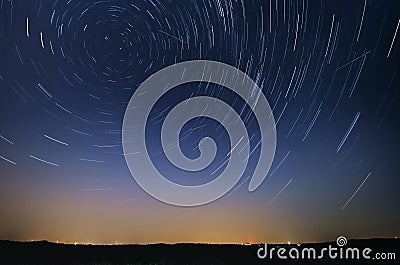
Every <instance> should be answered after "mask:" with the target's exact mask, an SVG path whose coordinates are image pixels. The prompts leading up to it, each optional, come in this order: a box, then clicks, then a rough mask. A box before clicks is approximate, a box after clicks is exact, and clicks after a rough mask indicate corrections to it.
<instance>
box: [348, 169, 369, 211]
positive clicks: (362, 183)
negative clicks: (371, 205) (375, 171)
mask: <svg viewBox="0 0 400 265" xmlns="http://www.w3.org/2000/svg"><path fill="white" fill-rule="evenodd" d="M371 174H372V172H369V174H368V175H367V176H366V177H365V179H364V180H363V182H361V184H360V186H358V188H357V189H356V191H355V192H354V193H353V195H351V197H350V198H349V199H348V200H347V202H346V203H345V204H344V205H343V207H342V210H344V208H346V207H347V205H348V204H349V203H350V202H351V200H352V199H353V198H354V196H356V194H357V192H358V191H359V190H360V189H361V187H362V186H363V185H364V183H365V182H366V181H367V179H368V178H369V176H371Z"/></svg>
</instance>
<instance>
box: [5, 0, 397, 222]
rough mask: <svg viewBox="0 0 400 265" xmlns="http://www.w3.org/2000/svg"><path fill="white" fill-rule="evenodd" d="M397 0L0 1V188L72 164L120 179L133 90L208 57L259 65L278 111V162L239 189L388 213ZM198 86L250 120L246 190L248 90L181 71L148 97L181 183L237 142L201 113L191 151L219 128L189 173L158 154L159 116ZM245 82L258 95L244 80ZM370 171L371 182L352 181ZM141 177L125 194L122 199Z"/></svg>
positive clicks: (159, 161)
mask: <svg viewBox="0 0 400 265" xmlns="http://www.w3.org/2000/svg"><path fill="white" fill-rule="evenodd" d="M399 9H400V6H399V4H398V3H397V1H373V0H359V1H350V2H349V1H307V0H302V1H291V0H282V1H274V0H267V1H257V0H251V1H244V0H242V1H222V0H216V1H211V0H207V1H161V0H146V1H111V0H109V1H76V0H69V1H62V0H56V1H43V0H42V1H41V0H32V1H22V0H20V1H18V0H14V1H13V0H9V1H6V0H1V3H0V14H1V15H0V49H1V51H0V54H1V55H0V57H1V59H0V60H1V63H0V87H1V91H0V93H1V99H0V102H1V107H0V111H1V114H0V121H1V126H0V172H1V176H2V179H1V183H2V184H4V185H1V186H2V188H0V190H2V189H7V187H9V188H10V189H11V187H15V186H18V185H17V184H15V183H18V182H19V181H22V179H23V177H22V176H25V175H27V174H30V173H32V175H34V176H35V177H36V178H37V179H36V180H34V179H31V180H30V181H32V182H34V181H38V182H41V181H42V182H45V181H46V180H44V179H46V178H48V176H50V175H57V174H58V173H57V172H63V173H59V174H60V175H62V176H64V177H60V180H57V181H56V183H57V184H54V183H53V184H52V185H64V183H68V182H73V183H75V184H76V185H75V186H74V187H75V188H76V187H79V189H80V191H96V190H98V191H104V192H111V191H115V190H118V189H119V188H120V187H119V183H120V179H123V178H129V177H130V176H129V172H128V170H127V169H126V165H125V164H124V154H123V150H122V142H121V141H122V138H121V134H122V131H121V130H122V121H123V116H124V112H125V108H126V106H127V104H128V101H129V100H130V98H131V96H132V95H133V93H134V91H135V90H136V89H137V88H138V87H139V86H140V84H141V83H142V82H143V81H144V80H146V79H147V78H148V77H149V76H150V75H152V74H154V73H155V72H157V71H158V70H160V69H162V68H164V67H166V66H169V65H172V64H175V63H179V62H184V61H188V60H214V61H219V62H223V63H226V64H229V65H232V66H234V67H236V68H238V69H240V70H242V71H243V72H245V73H246V74H247V75H248V76H250V77H251V78H252V79H253V80H254V81H255V82H256V83H257V84H258V86H259V87H260V88H261V89H262V91H263V93H264V95H265V96H266V98H267V99H268V101H269V103H270V105H271V108H272V110H273V114H274V118H275V120H276V123H277V127H276V131H277V140H278V142H277V152H276V156H275V160H274V163H273V165H272V168H271V170H270V172H269V175H268V177H267V179H266V180H265V182H264V184H263V186H262V188H261V189H260V190H258V191H257V192H256V193H255V194H252V195H246V196H255V198H256V200H257V201H258V202H259V203H260V204H261V205H271V204H277V203H279V200H280V197H288V198H289V199H290V200H286V203H290V202H289V201H294V200H296V199H297V198H299V197H301V196H303V195H304V196H306V197H307V196H308V195H307V194H308V193H314V195H315V196H318V198H320V202H318V203H323V202H325V203H326V204H327V205H329V207H333V208H335V210H338V211H340V210H341V209H342V210H345V207H344V206H347V207H350V206H351V203H350V201H348V199H350V200H351V199H354V200H357V198H358V195H360V194H362V193H363V192H365V193H367V194H368V196H367V197H362V198H364V200H363V202H364V203H366V202H368V203H372V205H378V204H381V203H383V201H382V198H381V194H386V202H385V207H384V208H383V209H382V210H381V211H382V213H383V215H391V214H393V213H392V210H393V209H394V207H395V202H396V200H397V199H396V196H395V190H394V188H392V187H394V186H396V185H398V184H399V180H398V178H397V177H396V172H397V170H398V162H399V160H398V157H399V156H398V151H397V150H396V147H398V146H399V140H398V139H397V136H396V134H397V132H398V129H399V125H398V123H397V119H398V118H397V116H398V114H399V108H398V105H399V96H398V92H399V84H400V78H399V71H398V66H399V63H398V62H399V42H400V40H399V38H400V37H399V35H400V32H398V28H399V23H400V18H399ZM199 71H200V70H199ZM195 96H211V97H215V98H218V99H221V100H224V101H225V102H227V103H228V104H230V105H231V106H232V107H233V108H234V109H235V110H236V111H237V113H238V114H239V115H240V117H241V118H242V120H243V121H244V122H245V124H246V127H247V130H248V132H249V136H250V141H249V143H248V144H249V146H250V149H251V151H252V152H251V156H250V161H249V165H248V168H247V169H246V172H245V173H244V175H243V177H242V181H241V182H239V184H238V185H237V186H236V188H234V190H233V192H232V194H235V193H238V194H240V196H243V194H247V193H246V188H245V187H246V186H248V182H249V178H248V176H250V175H251V174H252V172H253V171H254V168H255V163H256V162H257V157H258V156H259V151H260V147H259V146H258V143H259V139H260V132H259V129H258V124H257V122H256V121H255V117H254V114H253V113H251V108H250V107H249V106H248V105H247V104H246V102H244V101H243V100H241V99H240V98H238V97H237V95H235V94H234V93H231V92H230V91H228V90H227V89H226V88H224V87H221V86H217V85H215V84H208V83H205V82H201V83H191V84H185V85H181V86H179V87H177V88H175V89H173V90H172V91H171V92H169V93H168V94H167V95H165V97H163V98H162V99H160V101H159V102H158V103H157V104H156V105H155V107H154V109H153V111H152V114H151V115H150V117H149V121H150V125H148V126H149V128H148V131H149V132H150V133H149V135H148V136H147V138H148V140H149V142H150V143H149V144H148V148H149V150H150V151H151V153H152V155H151V156H152V159H153V161H154V163H155V166H156V167H158V168H159V169H160V170H162V171H164V172H167V176H166V177H167V178H169V179H171V180H173V181H175V182H177V183H180V184H184V185H198V184H202V183H206V182H208V181H210V180H212V179H214V178H215V177H216V176H214V175H213V174H211V173H213V172H217V171H218V170H219V171H221V170H223V169H224V166H225V165H224V158H225V156H226V154H228V153H229V151H230V150H231V148H232V146H231V143H230V142H229V137H228V134H227V132H226V131H225V130H224V128H222V127H221V126H219V124H218V123H216V122H215V121H213V120H211V119H206V118H203V119H197V120H193V121H191V122H189V123H188V124H187V125H185V126H184V127H183V130H182V132H181V134H180V140H181V143H182V145H181V147H182V151H183V153H184V154H185V155H186V156H187V157H189V158H191V159H194V158H196V157H198V156H199V149H198V141H199V140H200V139H201V138H203V137H208V136H210V137H212V138H214V139H216V144H217V147H218V154H217V155H216V157H215V161H214V162H213V164H212V165H211V166H210V167H209V168H207V169H206V170H203V171H200V172H195V173H193V172H185V171H182V170H179V169H176V168H174V167H173V166H172V165H171V164H170V163H169V162H168V160H167V159H166V157H165V154H163V150H162V146H161V140H160V129H161V125H162V122H163V120H164V119H165V117H166V116H167V115H168V112H169V110H171V109H172V108H173V107H174V106H176V105H177V104H179V102H182V101H183V100H186V99H188V98H191V97H195ZM248 96H249V98H254V97H256V96H257V95H256V94H255V92H254V91H252V90H251V88H249V93H248ZM131 140H132V141H135V139H131ZM253 160H254V161H255V162H254V161H253ZM252 161H253V162H252ZM369 173H371V175H368V174H369ZM15 175H19V176H21V177H19V178H18V179H17V180H15V179H14V180H13V179H12V178H11V176H15ZM83 175H84V176H89V180H87V179H85V178H82V176H83ZM367 175H368V176H369V179H368V181H366V182H365V183H364V182H363V180H364V179H365V177H366V176H367ZM44 176H45V177H44ZM99 176H101V177H99ZM99 179H100V180H101V181H97V180H99ZM58 181H59V182H58ZM14 182H15V183H14ZM11 183H14V184H11ZM371 183H373V185H374V187H375V188H372V186H369V189H364V188H365V187H364V188H362V186H359V185H360V184H365V185H368V184H370V185H371ZM242 184H244V185H242ZM289 184H290V185H289ZM133 186H135V184H134V183H132V187H133ZM3 187H4V188H3ZM357 187H361V188H360V190H358V189H357ZM47 188H48V187H47ZM356 189H357V190H356ZM137 191H138V190H136V189H135V191H134V192H132V196H131V195H130V194H129V193H128V192H126V191H125V192H120V193H118V192H117V194H118V196H119V200H121V201H124V200H129V199H130V198H131V197H135V196H136V195H135V192H137ZM305 191H307V192H305ZM358 191H359V194H358V195H357V196H354V195H355V194H356V193H357V192H358ZM242 193H243V194H242ZM305 193H307V194H305ZM351 195H353V196H351ZM4 196H6V195H4ZM118 196H117V197H118ZM141 196H145V195H141ZM332 198H333V199H332ZM360 199H361V198H360ZM346 202H347V203H346ZM311 203H312V202H311ZM345 203H346V205H345ZM357 205H359V206H360V205H361V204H357ZM360 207H361V206H360Z"/></svg>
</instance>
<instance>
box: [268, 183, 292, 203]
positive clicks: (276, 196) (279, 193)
mask: <svg viewBox="0 0 400 265" xmlns="http://www.w3.org/2000/svg"><path fill="white" fill-rule="evenodd" d="M292 180H293V179H290V180H289V182H288V183H287V184H286V185H285V186H284V187H283V188H282V189H281V190H280V191H279V192H278V193H277V194H276V195H275V197H274V198H273V199H272V200H271V201H270V202H269V203H268V204H267V206H270V205H271V204H272V203H273V202H274V201H275V200H276V198H278V197H279V195H281V194H282V192H283V191H284V190H285V189H286V188H287V186H289V184H290V183H291V182H292Z"/></svg>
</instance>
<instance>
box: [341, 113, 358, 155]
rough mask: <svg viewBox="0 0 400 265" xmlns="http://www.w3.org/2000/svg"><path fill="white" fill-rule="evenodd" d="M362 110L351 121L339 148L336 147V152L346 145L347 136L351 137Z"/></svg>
mask: <svg viewBox="0 0 400 265" xmlns="http://www.w3.org/2000/svg"><path fill="white" fill-rule="evenodd" d="M360 114H361V113H360V112H357V114H356V116H355V117H354V120H353V122H352V123H351V125H350V127H349V129H348V130H347V132H346V134H345V135H344V137H343V139H342V141H341V142H340V144H339V145H338V147H337V149H336V153H338V152H339V151H340V149H341V148H342V146H343V145H344V143H345V142H346V140H347V138H348V137H349V135H350V133H351V131H352V130H353V128H354V125H356V123H357V121H358V118H360Z"/></svg>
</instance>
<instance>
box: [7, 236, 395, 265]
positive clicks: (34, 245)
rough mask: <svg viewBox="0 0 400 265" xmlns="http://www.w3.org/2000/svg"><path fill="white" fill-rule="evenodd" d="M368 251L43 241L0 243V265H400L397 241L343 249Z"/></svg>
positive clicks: (361, 243)
mask: <svg viewBox="0 0 400 265" xmlns="http://www.w3.org/2000/svg"><path fill="white" fill-rule="evenodd" d="M329 245H331V246H332V247H337V245H336V242H332V243H319V244H302V245H300V246H298V245H268V249H270V248H272V247H274V248H278V247H283V248H285V249H286V256H287V255H288V251H289V250H290V249H291V248H297V249H298V250H299V251H300V252H301V251H302V249H304V248H311V247H313V248H315V249H316V252H317V253H320V251H321V249H322V248H324V247H328V246H329ZM355 247H358V248H359V249H360V256H361V251H362V250H363V249H364V248H370V249H372V252H371V253H369V255H370V256H371V257H372V258H373V259H371V260H365V259H362V257H360V259H359V260H356V259H350V260H345V259H334V260H332V259H330V258H329V256H328V254H327V253H326V255H325V258H324V259H322V260H321V259H315V260H313V259H306V260H301V259H299V260H293V259H287V260H281V259H279V258H278V257H277V253H276V251H275V252H274V258H273V259H270V258H269V257H266V258H265V259H259V258H258V257H257V250H258V249H259V248H260V245H213V244H174V245H168V244H154V245H107V246H97V245H76V246H75V245H67V244H55V243H50V242H47V241H40V242H12V241H0V264H10V265H14V264H15V265H25V264H27V265H28V264H29V265H31V264H32V265H34V264H40V265H42V264H43V265H50V264H51V265H58V264H59V265H64V264H74V265H94V264H96V265H97V264H98V265H117V264H118V265H128V264H132V265H134V264H135V265H136V264H143V265H150V264H199V265H203V264H245V265H246V264H288V263H289V264H381V263H382V264H400V263H399V260H400V240H398V239H368V240H350V241H349V242H348V244H347V245H346V246H345V247H343V250H346V248H355ZM378 252H379V253H385V255H386V256H388V255H389V254H388V253H395V255H396V256H395V258H396V259H397V262H396V260H393V258H394V257H393V256H392V257H390V258H391V259H392V260H386V261H385V262H382V261H381V260H380V261H379V262H378V260H377V259H376V258H375V254H376V253H378Z"/></svg>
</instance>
